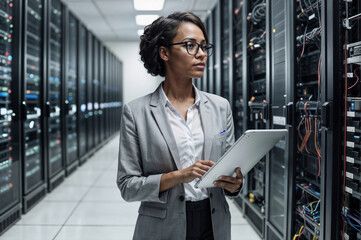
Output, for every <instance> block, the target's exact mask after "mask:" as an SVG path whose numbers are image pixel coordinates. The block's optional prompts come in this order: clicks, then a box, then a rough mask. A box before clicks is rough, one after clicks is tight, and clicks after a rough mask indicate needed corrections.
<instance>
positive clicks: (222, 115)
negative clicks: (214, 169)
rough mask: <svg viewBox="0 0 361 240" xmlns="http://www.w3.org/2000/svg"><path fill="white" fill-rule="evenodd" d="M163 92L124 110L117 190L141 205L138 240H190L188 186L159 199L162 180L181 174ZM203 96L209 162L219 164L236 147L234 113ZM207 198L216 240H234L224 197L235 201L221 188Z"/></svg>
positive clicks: (216, 98)
mask: <svg viewBox="0 0 361 240" xmlns="http://www.w3.org/2000/svg"><path fill="white" fill-rule="evenodd" d="M160 88H161V85H159V87H158V88H157V90H156V91H155V92H153V93H152V94H149V95H146V96H144V97H141V98H138V99H136V100H134V101H132V102H130V103H129V104H125V105H124V106H123V112H122V118H121V128H120V146H119V162H118V176H117V185H118V187H119V189H120V192H121V195H122V197H123V198H124V200H126V201H141V205H140V208H139V211H138V212H139V215H138V219H137V223H136V226H135V232H134V237H133V239H135V240H142V239H144V240H145V239H146V240H149V239H152V240H170V239H172V240H177V239H179V240H185V239H186V209H185V208H186V207H185V201H184V186H183V184H179V185H176V186H174V187H173V188H171V189H168V190H167V191H164V192H162V193H159V186H160V178H161V176H162V174H164V173H167V172H171V171H175V170H177V167H176V164H175V162H174V160H175V159H179V154H178V149H177V145H176V142H175V138H174V136H173V132H172V129H171V126H170V124H169V122H168V117H167V115H166V111H165V102H163V100H162V98H161V91H160V90H161V89H160ZM199 94H200V100H201V102H200V105H199V110H200V116H201V122H202V126H203V131H204V141H205V143H204V156H205V160H208V159H210V160H213V161H217V160H218V159H219V158H220V157H221V156H222V154H223V153H224V152H225V151H226V150H227V149H228V148H229V147H230V146H231V145H232V144H233V143H234V134H233V130H234V129H233V119H232V111H231V109H230V105H229V103H228V101H227V100H226V99H224V98H222V97H219V96H216V95H213V94H209V93H205V92H202V91H199ZM223 130H226V131H225V132H224V133H221V132H222V131H223ZM220 133H221V134H220ZM208 193H209V198H210V203H211V212H212V226H213V233H214V238H215V239H216V240H230V239H231V222H230V220H231V217H230V212H229V206H228V204H227V202H226V199H225V197H224V196H225V195H229V196H231V197H236V196H232V194H230V193H229V192H227V191H223V189H221V188H209V189H208Z"/></svg>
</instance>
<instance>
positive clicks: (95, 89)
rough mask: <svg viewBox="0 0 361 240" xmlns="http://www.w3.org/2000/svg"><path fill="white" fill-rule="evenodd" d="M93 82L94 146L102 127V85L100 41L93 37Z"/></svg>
mask: <svg viewBox="0 0 361 240" xmlns="http://www.w3.org/2000/svg"><path fill="white" fill-rule="evenodd" d="M92 71H93V72H92V83H93V94H92V95H93V96H94V98H93V101H94V111H93V113H94V116H93V124H94V125H93V126H94V128H93V129H94V135H93V137H94V140H93V142H94V146H97V145H98V144H99V135H100V133H99V128H100V124H99V123H100V117H99V95H100V88H99V87H100V86H99V41H98V40H97V39H96V38H95V37H93V67H92Z"/></svg>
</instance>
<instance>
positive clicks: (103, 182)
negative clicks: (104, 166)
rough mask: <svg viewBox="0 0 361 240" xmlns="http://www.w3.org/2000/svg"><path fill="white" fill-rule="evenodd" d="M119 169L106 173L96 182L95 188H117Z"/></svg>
mask: <svg viewBox="0 0 361 240" xmlns="http://www.w3.org/2000/svg"><path fill="white" fill-rule="evenodd" d="M116 180H117V169H116V168H115V169H111V170H107V171H105V172H104V173H103V174H102V175H101V176H100V178H99V179H98V180H97V181H96V182H95V184H94V187H116V188H117V184H116Z"/></svg>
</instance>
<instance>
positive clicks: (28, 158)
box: [21, 0, 47, 213]
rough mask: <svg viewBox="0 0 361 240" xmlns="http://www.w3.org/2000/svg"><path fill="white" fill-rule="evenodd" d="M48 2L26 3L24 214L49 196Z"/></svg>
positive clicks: (23, 97) (23, 124) (23, 138)
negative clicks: (46, 126) (46, 112)
mask: <svg viewBox="0 0 361 240" xmlns="http://www.w3.org/2000/svg"><path fill="white" fill-rule="evenodd" d="M46 9H47V5H46V2H44V1H43V0H26V1H24V15H23V16H24V34H23V38H24V49H23V63H22V64H23V65H22V67H23V72H22V83H21V86H22V90H21V91H22V93H21V103H22V114H21V115H22V123H21V125H22V126H21V129H22V143H21V144H22V149H23V152H22V156H21V158H22V159H23V164H22V169H23V171H22V183H23V194H22V196H23V205H22V206H23V212H24V213H26V212H27V211H28V210H29V209H30V208H31V207H33V206H34V205H35V204H36V203H37V202H38V201H39V200H40V199H41V198H42V197H43V196H45V194H46V187H47V185H46V176H45V174H46V172H45V169H46V166H45V161H44V149H43V147H42V146H44V144H43V143H44V138H43V134H44V132H43V131H44V123H45V122H44V121H45V117H44V111H43V109H44V105H45V104H44V99H45V98H44V97H45V96H44V94H43V93H45V91H44V88H45V84H44V79H45V77H46V65H45V64H46V61H44V59H46V46H47V43H46V39H45V37H44V36H45V33H46V28H45V22H46V21H47V19H46V18H47V16H46V14H45V10H46Z"/></svg>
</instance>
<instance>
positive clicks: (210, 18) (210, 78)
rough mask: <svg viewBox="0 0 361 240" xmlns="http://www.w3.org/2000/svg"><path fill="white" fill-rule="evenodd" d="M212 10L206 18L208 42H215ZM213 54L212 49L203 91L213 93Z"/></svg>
mask: <svg viewBox="0 0 361 240" xmlns="http://www.w3.org/2000/svg"><path fill="white" fill-rule="evenodd" d="M214 11H215V10H213V11H212V13H211V14H210V15H208V19H207V27H208V29H207V31H208V38H209V42H210V43H215V39H214V37H213V36H214V34H213V31H214V21H213V18H214V17H215V16H214ZM214 47H215V48H216V47H217V45H216V44H214ZM215 55H217V54H216V52H215V51H214V53H213V55H212V56H211V57H209V58H208V73H207V79H206V81H207V82H206V88H205V91H207V92H209V93H214V79H215V75H214V72H215V71H214V65H215Z"/></svg>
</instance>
